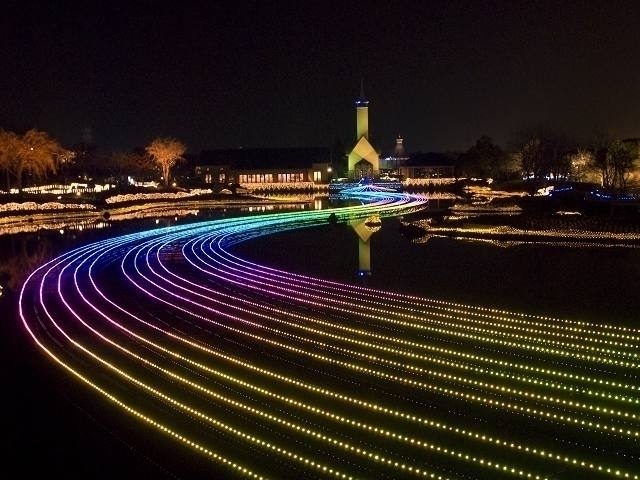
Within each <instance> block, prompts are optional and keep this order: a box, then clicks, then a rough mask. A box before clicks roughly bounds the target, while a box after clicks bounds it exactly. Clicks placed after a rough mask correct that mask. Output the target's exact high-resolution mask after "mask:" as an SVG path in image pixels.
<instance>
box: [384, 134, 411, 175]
mask: <svg viewBox="0 0 640 480" xmlns="http://www.w3.org/2000/svg"><path fill="white" fill-rule="evenodd" d="M407 160H409V155H407V152H406V151H405V148H404V139H403V138H402V137H401V136H400V135H398V136H397V137H396V144H395V147H394V148H393V154H391V155H389V156H386V157H382V158H381V159H380V173H386V174H390V175H399V172H398V169H399V168H400V167H401V166H402V165H404V164H405V163H406V161H407Z"/></svg>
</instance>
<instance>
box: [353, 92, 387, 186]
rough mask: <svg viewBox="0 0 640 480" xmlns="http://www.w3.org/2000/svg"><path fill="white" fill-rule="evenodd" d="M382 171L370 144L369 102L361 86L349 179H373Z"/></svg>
mask: <svg viewBox="0 0 640 480" xmlns="http://www.w3.org/2000/svg"><path fill="white" fill-rule="evenodd" d="M379 170H380V158H379V156H378V152H376V151H375V149H374V148H373V147H372V146H371V143H369V100H367V99H366V97H365V96H364V88H363V86H362V83H361V84H360V96H359V97H358V99H357V100H356V144H355V146H354V147H353V150H351V153H350V154H349V177H351V178H353V179H354V180H359V179H361V178H373V177H375V176H377V175H378V171H379Z"/></svg>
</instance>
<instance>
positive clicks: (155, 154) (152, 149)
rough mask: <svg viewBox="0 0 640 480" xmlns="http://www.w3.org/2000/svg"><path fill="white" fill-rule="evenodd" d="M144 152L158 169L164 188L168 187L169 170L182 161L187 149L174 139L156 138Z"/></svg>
mask: <svg viewBox="0 0 640 480" xmlns="http://www.w3.org/2000/svg"><path fill="white" fill-rule="evenodd" d="M145 150H146V151H147V153H148V154H149V155H151V157H152V158H153V160H154V161H155V162H156V163H157V164H158V166H159V167H160V170H161V171H162V179H163V180H164V184H165V186H167V185H169V173H170V172H171V168H172V167H173V166H174V165H175V164H176V162H178V161H179V160H182V156H183V155H184V152H185V151H186V150H187V147H185V146H184V144H183V143H182V142H180V141H179V140H176V139H175V138H156V139H155V140H154V141H153V142H151V143H150V144H149V145H148V146H147V148H146V149H145Z"/></svg>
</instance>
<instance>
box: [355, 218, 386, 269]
mask: <svg viewBox="0 0 640 480" xmlns="http://www.w3.org/2000/svg"><path fill="white" fill-rule="evenodd" d="M349 225H350V226H351V228H353V231H354V232H356V235H358V276H359V277H369V276H371V244H370V243H369V240H370V239H371V235H373V234H374V233H376V232H377V231H378V230H380V228H382V222H381V221H380V216H379V215H372V216H370V217H367V218H366V219H364V220H361V219H359V220H351V221H350V222H349Z"/></svg>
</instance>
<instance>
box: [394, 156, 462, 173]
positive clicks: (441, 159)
mask: <svg viewBox="0 0 640 480" xmlns="http://www.w3.org/2000/svg"><path fill="white" fill-rule="evenodd" d="M455 164H456V156H455V155H452V154H448V153H435V152H429V153H414V154H412V155H410V156H408V157H407V158H406V159H405V160H404V161H403V162H402V163H401V164H400V165H399V167H398V169H397V171H398V174H399V175H400V177H401V178H403V179H408V178H453V177H454V176H455Z"/></svg>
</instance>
